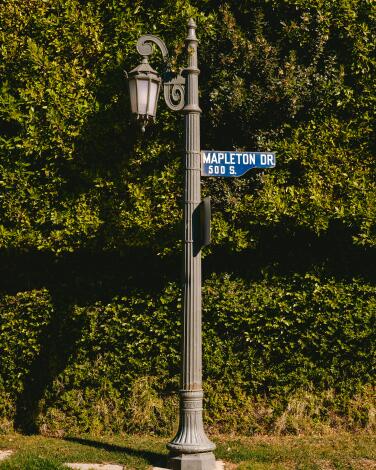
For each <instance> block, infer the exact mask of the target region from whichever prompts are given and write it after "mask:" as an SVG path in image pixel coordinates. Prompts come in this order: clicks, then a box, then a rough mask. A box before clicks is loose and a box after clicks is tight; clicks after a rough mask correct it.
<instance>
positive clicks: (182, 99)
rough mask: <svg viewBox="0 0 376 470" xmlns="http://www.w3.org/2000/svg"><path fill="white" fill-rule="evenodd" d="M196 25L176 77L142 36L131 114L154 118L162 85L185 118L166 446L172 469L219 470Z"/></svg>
mask: <svg viewBox="0 0 376 470" xmlns="http://www.w3.org/2000/svg"><path fill="white" fill-rule="evenodd" d="M152 43H153V44H155V45H157V46H158V47H159V49H160V50H161V52H162V55H163V58H164V62H165V64H166V70H165V72H164V75H163V77H162V80H161V79H160V78H159V76H158V74H157V72H156V71H155V70H153V69H152V67H151V66H150V65H149V63H148V56H149V55H151V54H152V52H153V49H152ZM197 43H198V41H197V38H196V23H195V22H194V20H193V19H191V20H189V23H188V36H187V38H186V47H187V53H188V66H187V67H186V68H185V69H184V70H183V71H182V72H181V73H180V74H177V75H174V74H172V73H171V72H170V70H169V61H168V50H167V48H166V45H165V44H164V42H163V41H162V40H161V39H160V38H158V37H156V36H153V35H145V36H141V37H140V38H139V40H138V41H137V45H136V47H137V51H138V52H139V54H140V55H142V56H143V59H142V63H141V64H140V65H139V66H138V67H136V68H135V69H133V70H132V71H131V72H129V75H128V81H129V92H130V98H131V107H132V113H133V114H135V115H136V117H137V118H138V119H139V120H140V121H141V123H142V129H143V130H145V126H146V125H147V124H148V123H149V121H152V120H154V119H155V116H156V109H157V100H158V95H159V91H160V85H161V82H162V83H163V89H164V97H165V101H166V104H167V106H168V107H169V108H170V109H172V110H174V111H180V110H182V111H183V112H184V113H185V186H184V279H183V288H184V304H183V338H182V370H181V390H180V422H179V429H178V432H177V434H176V436H175V437H174V439H173V440H172V441H171V442H170V443H168V444H167V448H168V449H169V450H170V466H171V468H172V469H174V470H212V469H214V468H215V465H216V463H215V457H214V454H213V450H214V449H215V444H214V443H212V442H211V441H210V440H209V438H208V437H207V436H206V434H205V431H204V427H203V419H202V411H203V391H202V337H201V247H202V237H201V223H200V210H199V206H200V204H201V191H200V176H201V156H200V152H201V149H200V114H201V109H200V107H199V100H198V74H199V69H198V67H197Z"/></svg>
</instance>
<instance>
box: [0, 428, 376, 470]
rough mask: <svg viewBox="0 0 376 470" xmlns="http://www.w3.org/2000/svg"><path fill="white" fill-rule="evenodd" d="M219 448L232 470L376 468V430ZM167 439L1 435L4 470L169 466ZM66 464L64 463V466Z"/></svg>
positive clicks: (226, 443)
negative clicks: (82, 464) (75, 464)
mask: <svg viewBox="0 0 376 470" xmlns="http://www.w3.org/2000/svg"><path fill="white" fill-rule="evenodd" d="M213 440H214V441H215V442H216V444H217V450H216V452H215V454H216V457H217V458H218V459H221V460H224V461H225V462H226V467H227V468H228V469H230V470H233V469H235V468H239V470H243V469H249V470H293V469H294V470H314V469H317V470H333V469H346V470H371V469H373V470H376V436H371V435H369V434H355V435H354V434H333V435H329V436H324V437H291V436H288V437H261V436H258V437H253V438H245V437H244V438H241V437H236V438H231V437H228V436H218V437H217V438H214V439H213ZM167 441H168V439H166V438H161V437H151V436H112V437H93V436H80V437H75V436H71V437H65V438H63V439H57V438H46V437H42V436H21V435H19V434H13V435H5V436H0V449H13V450H15V453H14V454H13V455H12V457H10V458H9V459H7V460H5V461H3V462H1V463H0V470H11V469H12V470H15V469H17V470H22V469H25V470H34V469H35V470H37V469H41V470H57V469H60V470H62V469H63V468H64V467H63V465H62V464H63V463H64V462H96V463H118V464H123V465H125V466H127V467H128V468H134V469H142V468H147V467H149V466H151V465H154V466H159V467H163V466H166V457H167V450H166V447H165V444H166V442H167ZM65 468H66V467H65Z"/></svg>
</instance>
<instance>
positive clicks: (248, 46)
mask: <svg viewBox="0 0 376 470" xmlns="http://www.w3.org/2000/svg"><path fill="white" fill-rule="evenodd" d="M190 17H194V18H195V19H196V20H197V23H198V30H197V33H198V36H199V39H200V45H199V61H200V69H201V74H200V93H201V96H200V105H201V108H202V110H203V114H202V126H201V129H202V133H201V134H202V139H201V140H202V148H207V149H210V148H217V149H220V148H222V149H228V150H230V149H239V150H241V149H246V150H274V151H276V152H277V167H276V168H275V169H273V170H267V171H265V172H262V171H259V170H254V171H252V172H248V173H247V174H246V175H245V176H243V177H242V178H234V179H221V178H205V179H203V181H202V189H203V194H205V195H211V197H212V201H213V234H212V235H213V243H212V245H211V246H210V247H209V248H207V249H206V251H205V253H204V254H205V259H204V278H205V279H206V284H205V293H206V296H205V306H204V307H205V308H204V340H205V374H206V384H207V385H206V387H207V396H208V405H209V411H208V413H209V415H208V420H209V422H210V423H211V424H212V425H213V426H215V425H216V424H217V425H218V423H220V426H221V429H224V428H223V426H224V423H223V419H224V418H223V417H226V419H227V421H226V422H227V423H230V424H229V426H233V429H238V430H241V431H246V432H251V431H254V430H262V431H265V430H267V431H270V430H273V429H274V430H277V429H282V428H283V426H282V425H281V419H282V418H281V417H283V416H285V414H284V413H285V412H286V409H290V408H291V406H292V405H291V402H290V405H291V406H290V405H288V403H289V402H288V400H289V398H288V397H293V398H292V399H293V400H299V397H298V395H296V393H297V390H303V391H305V392H306V393H308V392H309V393H312V394H315V393H316V394H318V395H315V396H316V398H315V400H316V399H318V398H317V397H318V396H321V398H320V399H322V400H323V401H322V403H323V404H322V406H321V405H320V406H321V408H320V406H318V405H317V402H315V403H316V405H317V406H316V405H315V406H316V409H318V408H320V409H321V411H320V412H318V413H316V415H314V419H316V418H317V420H320V419H322V420H324V421H325V419H324V418H325V416H324V415H325V413H327V415H330V413H331V412H333V413H332V415H331V416H334V415H335V416H337V417H338V416H344V419H345V420H346V416H347V423H350V424H349V425H351V423H352V424H353V425H354V426H358V425H359V426H363V427H364V426H366V425H368V424H369V420H368V418H366V416H368V415H367V413H368V411H369V410H370V409H371V408H367V406H365V407H364V408H361V407H360V408H357V407H356V406H357V405H356V406H355V405H354V407H355V408H351V407H350V408H351V409H352V410H353V411H354V410H355V411H354V413H353V412H350V411H349V410H350V408H349V407H348V404H349V403H350V402H351V403H355V402H356V399H355V398H354V397H357V396H359V395H357V394H359V393H364V394H365V395H362V396H363V397H367V396H368V395H367V393H368V392H367V390H369V389H368V388H367V387H369V386H372V385H373V384H374V369H373V368H374V366H375V362H374V360H375V351H374V340H375V338H374V324H375V288H374V283H375V268H374V266H375V263H376V257H375V243H376V238H375V233H376V232H375V218H376V180H375V128H374V127H375V126H374V124H375V122H376V116H375V109H376V108H375V97H376V90H375V65H376V62H375V45H376V35H375V26H376V6H375V3H374V2H373V1H372V0H335V1H331V2H327V1H324V0H315V1H312V2H305V1H302V0H284V1H279V0H278V1H277V0H242V1H232V0H229V1H226V2H225V1H223V2H222V1H220V2H218V1H213V0H200V1H196V0H177V1H170V0H162V1H161V0H158V1H156V0H148V1H144V0H117V1H116V2H111V1H108V0H90V1H87V2H80V1H79V0H47V1H46V0H27V1H25V0H9V1H7V2H3V3H2V4H1V5H0V293H1V300H0V352H1V361H0V413H1V416H2V418H3V421H2V423H3V424H2V425H3V427H4V428H6V426H8V425H9V423H11V421H12V420H13V419H15V420H16V422H17V424H18V425H19V426H22V427H24V428H25V429H29V428H33V427H35V426H36V425H37V424H38V423H39V424H38V425H39V426H40V428H41V429H46V430H49V431H51V432H60V431H61V429H65V430H66V429H71V430H72V429H76V430H79V429H86V430H98V431H102V430H106V429H107V430H109V429H112V430H122V429H124V421H126V422H127V423H128V428H127V429H129V430H137V429H144V430H152V429H159V430H166V429H167V428H168V426H172V425H173V424H171V423H172V422H173V418H172V417H173V416H175V415H174V413H173V411H171V410H172V409H173V408H172V407H173V404H174V399H173V398H171V397H170V392H171V391H172V390H176V389H177V376H178V369H179V361H178V357H179V356H178V344H179V328H178V327H179V316H178V312H179V308H180V300H179V296H180V290H179V289H178V287H177V285H178V282H179V274H180V252H181V242H180V239H181V217H182V211H181V203H180V202H181V197H182V191H183V173H182V170H183V168H182V155H183V143H184V135H183V119H182V116H181V115H179V114H177V113H172V112H170V111H169V110H167V108H166V106H165V105H164V104H163V103H162V102H161V103H160V105H159V111H158V119H157V123H156V125H155V126H153V127H150V128H149V129H147V132H146V135H141V133H140V131H139V129H138V127H137V126H136V125H135V124H134V122H133V120H132V118H131V116H130V112H129V98H128V94H127V89H126V81H125V76H124V71H129V70H131V69H132V68H133V67H134V66H135V65H136V64H137V63H138V61H139V56H138V54H137V52H136V50H135V42H136V40H137V38H138V37H139V36H140V35H141V34H143V33H146V32H151V33H154V34H158V35H160V36H161V37H162V38H163V39H164V40H165V41H166V43H167V44H168V47H169V49H170V53H171V56H172V63H173V66H174V67H175V68H176V69H178V68H180V67H183V66H184V64H185V60H186V58H185V52H184V47H183V46H184V37H185V34H186V24H187V20H188V18H190ZM153 65H154V66H155V67H156V68H160V67H161V58H160V57H159V56H158V54H155V57H153ZM215 384H216V385H215ZM362 390H363V392H362ZM218 391H221V393H222V392H223V393H222V394H221V395H220V394H219V393H218ZM305 392H304V393H305ZM143 393H144V395H143ZM301 393H303V392H301ZM326 393H332V394H334V395H333V397H335V398H333V397H332V398H331V399H329V398H328V396H327V395H325V394H326ZM320 394H324V395H325V396H326V397H327V398H325V399H324V398H322V397H324V395H320ZM370 395H372V394H370ZM221 396H222V397H223V398H222V399H221V398H220V397H221ZM312 396H313V395H312ZM161 397H164V398H163V399H162V398H161ZM294 397H295V398H294ZM297 397H298V398H297ZM264 399H265V400H269V402H265V403H269V405H266V404H265V403H264V402H263V403H264V404H263V405H262V406H261V404H260V403H261V401H262V400H264ZM169 400H170V401H169ZM250 400H251V401H252V400H256V402H257V403H259V404H260V406H261V408H262V407H263V408H262V409H263V410H264V411H263V412H262V413H261V412H260V413H261V414H259V415H257V412H256V411H252V410H253V408H252V406H255V407H256V405H252V403H253V404H254V403H256V402H255V401H252V403H251V401H250ZM257 400H258V401H257ZM260 400H261V401H260ZM325 400H326V401H325ZM351 400H355V402H354V401H351ZM308 401H309V400H308ZM358 401H359V400H358ZM363 402H364V403H367V398H364V400H363ZM139 403H142V404H143V407H141V406H137V404H139ZM294 403H296V402H294ZM320 403H321V402H320ZM325 403H326V404H325ZM346 403H347V405H346ZM356 403H358V402H356ZM242 404H243V405H242ZM241 406H243V408H244V410H245V409H246V410H247V412H244V413H241V415H243V416H244V419H243V421H241V422H240V421H239V419H235V418H234V416H235V414H236V416H237V417H238V416H239V409H240V407H241ZM268 406H270V407H271V408H270V409H272V410H274V411H272V412H269V411H268V409H269V408H268ZM289 406H290V408H289ZM312 406H313V405H312ZM346 406H347V408H346ZM349 406H350V405H349ZM351 406H352V405H351ZM370 406H371V405H370ZM141 408H142V409H143V410H144V414H142V413H141ZM231 409H232V410H234V411H233V413H235V414H232V415H231V412H230V411H231ZM145 410H146V411H145ZM147 410H149V411H147ZM330 410H331V411H330ZM333 410H334V411H333ZM346 410H347V411H346ZM367 410H368V411H367ZM320 413H321V414H320ZM369 413H370V414H369V416H371V414H372V413H371V412H369ZM312 416H313V415H312ZM284 419H285V418H284ZM286 419H287V418H286ZM278 420H279V421H278ZM287 421H288V419H287ZM287 421H286V422H287ZM53 423H55V424H56V423H57V424H56V428H54V427H53V426H54V424H53ZM90 423H91V424H90ZM132 423H133V424H132ZM137 423H138V424H137ZM241 423H243V424H241ZM276 423H277V424H276ZM278 423H279V424H278ZM367 423H368V424H367ZM329 424H330V425H332V424H333V423H332V422H331V423H329ZM334 424H335V423H334ZM90 426H91V427H90ZM242 426H243V427H242ZM294 426H295V425H294V424H292V423H291V422H289V424H288V425H286V426H285V428H284V429H285V430H287V431H289V430H292V431H294V429H295V430H296V429H297V428H298V427H299V426H298V427H296V426H295V427H294ZM229 429H230V428H229Z"/></svg>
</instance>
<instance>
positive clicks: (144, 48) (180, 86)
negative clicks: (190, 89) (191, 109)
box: [136, 34, 185, 111]
mask: <svg viewBox="0 0 376 470" xmlns="http://www.w3.org/2000/svg"><path fill="white" fill-rule="evenodd" d="M151 43H152V44H155V45H156V46H158V48H159V50H160V51H161V53H162V57H163V61H164V64H165V70H164V71H163V74H162V80H163V95H164V99H165V102H166V104H167V106H168V107H169V108H170V109H172V110H173V111H180V110H182V109H183V108H184V101H185V78H184V77H183V76H182V74H181V72H180V73H179V74H174V73H173V72H171V66H170V59H169V54H168V49H167V47H166V44H165V43H164V42H163V41H162V39H161V38H159V37H158V36H154V35H153V34H145V35H144V36H141V37H140V38H139V39H138V41H137V44H136V48H137V52H138V53H139V54H140V55H142V56H143V57H144V58H146V59H147V58H148V56H149V55H151V54H152V53H153V48H152V45H151Z"/></svg>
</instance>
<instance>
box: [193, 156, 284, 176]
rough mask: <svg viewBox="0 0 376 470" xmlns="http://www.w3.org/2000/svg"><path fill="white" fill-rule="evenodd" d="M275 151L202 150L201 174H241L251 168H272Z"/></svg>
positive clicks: (274, 161) (274, 162)
mask: <svg viewBox="0 0 376 470" xmlns="http://www.w3.org/2000/svg"><path fill="white" fill-rule="evenodd" d="M275 164H276V160H275V152H236V151H229V150H202V151H201V175H202V176H224V177H226V176H227V177H236V176H242V175H244V173H246V172H247V171H248V170H251V169H252V168H274V167H275Z"/></svg>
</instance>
